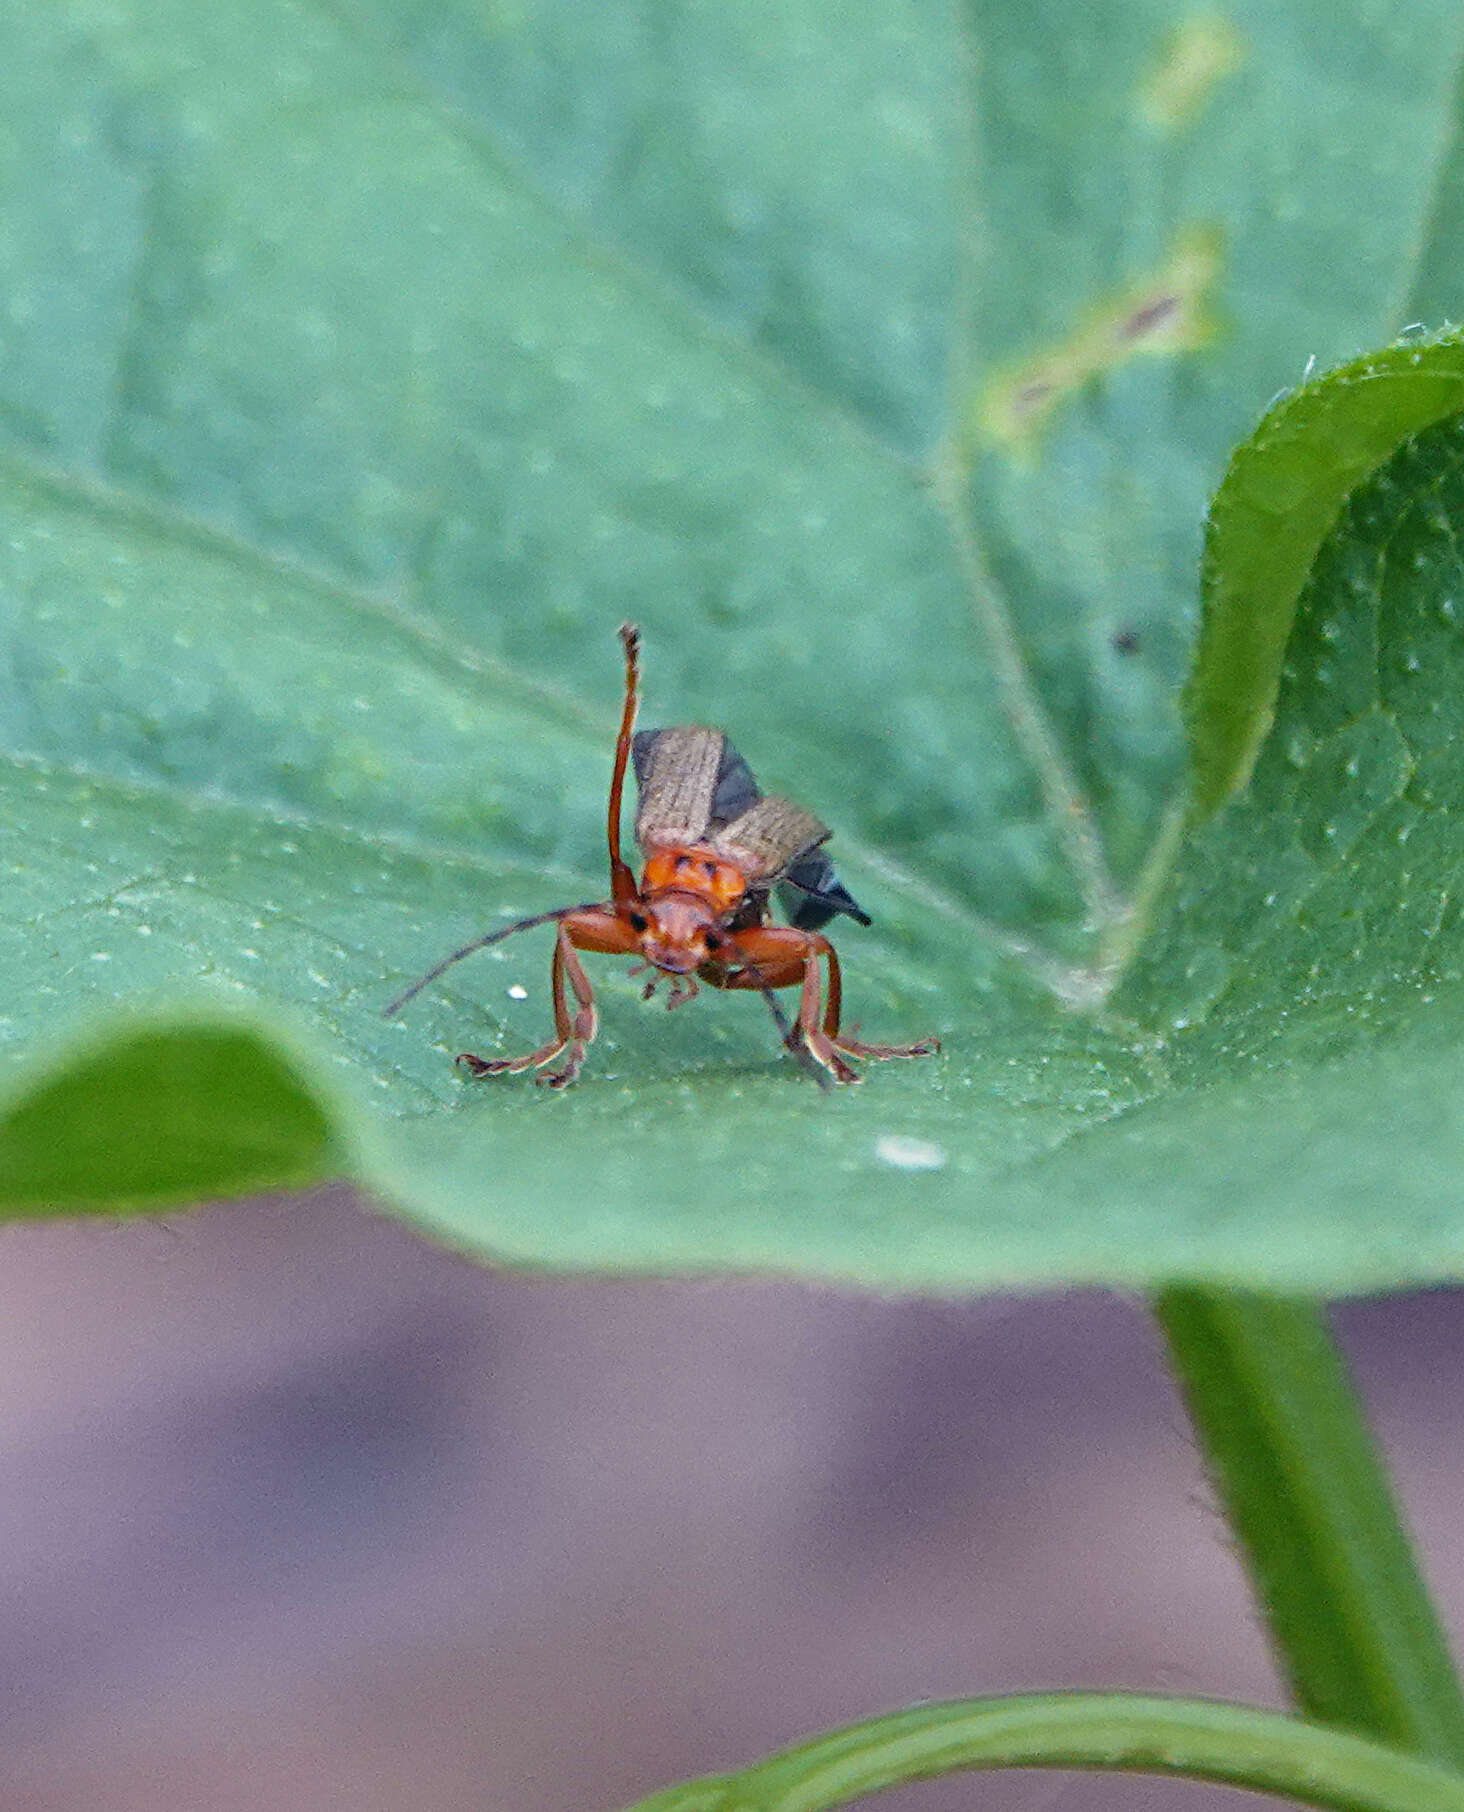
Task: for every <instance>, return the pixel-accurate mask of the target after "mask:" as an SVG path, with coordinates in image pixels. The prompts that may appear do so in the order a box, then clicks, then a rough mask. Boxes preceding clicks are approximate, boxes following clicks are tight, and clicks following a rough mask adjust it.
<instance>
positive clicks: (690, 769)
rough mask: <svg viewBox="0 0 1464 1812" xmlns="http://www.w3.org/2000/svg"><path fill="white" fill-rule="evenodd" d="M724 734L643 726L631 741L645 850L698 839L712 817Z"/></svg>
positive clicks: (639, 835)
mask: <svg viewBox="0 0 1464 1812" xmlns="http://www.w3.org/2000/svg"><path fill="white" fill-rule="evenodd" d="M726 740H727V739H726V737H725V736H723V734H722V732H721V731H720V730H704V729H702V728H701V727H700V726H699V725H697V724H680V725H678V726H677V727H676V728H675V729H671V730H642V731H641V732H640V733H639V734H638V735H637V736H636V737H635V739H634V741H633V742H632V743H631V746H630V752H631V759H632V760H633V761H634V762H635V783H636V787H637V789H638V791H639V794H640V799H639V803H638V805H637V807H636V814H635V840H636V842H637V843H639V844H640V846H641V848H642V849H649V848H650V847H651V846H652V845H653V844H657V843H663V844H671V845H672V846H675V845H676V844H680V843H699V842H701V840H702V839H703V838H704V837H705V836H706V834H707V831H708V829H709V828H710V826H711V822H712V798H713V795H714V794H715V793H716V790H717V775H718V773H719V772H720V770H721V765H722V750H723V746H724V744H725V743H726Z"/></svg>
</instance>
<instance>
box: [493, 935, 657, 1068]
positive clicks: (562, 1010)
mask: <svg viewBox="0 0 1464 1812" xmlns="http://www.w3.org/2000/svg"><path fill="white" fill-rule="evenodd" d="M635 948H636V940H635V935H634V933H633V932H632V931H631V930H630V928H629V926H628V925H625V924H623V923H622V922H621V920H620V918H619V916H618V914H616V913H614V912H608V911H605V910H604V909H603V908H600V907H594V908H591V909H590V910H588V911H585V912H576V913H571V914H570V915H569V916H568V917H566V918H563V919H561V920H560V922H559V935H558V937H557V938H556V939H555V941H554V963H553V966H552V968H551V970H550V984H551V992H552V993H553V996H554V1032H555V1036H554V1037H553V1038H551V1039H550V1040H549V1042H548V1043H547V1044H542V1045H540V1046H539V1048H538V1050H537V1051H529V1052H527V1053H526V1054H525V1055H524V1056H522V1057H492V1058H489V1057H476V1056H474V1055H473V1053H472V1052H471V1051H464V1052H463V1053H462V1055H461V1056H460V1057H459V1058H458V1059H457V1061H458V1062H459V1063H460V1064H461V1065H462V1066H463V1068H464V1069H465V1070H467V1071H468V1072H469V1073H470V1074H471V1075H473V1076H516V1075H519V1074H521V1073H522V1072H523V1071H524V1070H535V1069H542V1068H543V1067H544V1065H545V1064H549V1063H553V1061H554V1060H555V1058H556V1057H558V1056H559V1055H560V1054H561V1053H562V1052H564V1053H567V1055H566V1056H565V1059H564V1062H563V1064H562V1065H561V1066H560V1067H559V1068H558V1069H557V1070H551V1071H550V1072H549V1074H548V1075H546V1076H541V1077H540V1078H539V1080H540V1081H541V1082H542V1083H544V1084H545V1085H546V1086H547V1087H549V1088H567V1087H568V1086H569V1084H570V1083H571V1082H573V1081H574V1079H575V1077H576V1076H578V1074H579V1072H580V1065H581V1064H582V1063H583V1062H584V1060H585V1052H586V1050H587V1049H588V1048H589V1046H590V1044H591V1042H592V1041H593V1039H594V1036H595V1032H596V1030H597V1029H598V1026H599V1015H598V1014H597V1013H596V1011H595V995H594V990H593V989H592V988H591V987H590V978H589V976H588V975H586V974H585V969H584V964H583V963H582V962H581V961H580V959H579V954H578V953H579V951H580V950H598V951H602V952H608V953H610V954H612V955H622V954H625V953H627V952H630V951H633V950H634V949H635ZM566 978H567V979H568V982H569V987H570V988H572V989H573V990H574V998H575V1005H574V1008H573V1010H571V1007H570V1003H569V993H568V990H567V989H566V988H565V981H566Z"/></svg>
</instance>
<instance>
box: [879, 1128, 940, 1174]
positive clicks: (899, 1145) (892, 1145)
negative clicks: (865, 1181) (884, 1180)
mask: <svg viewBox="0 0 1464 1812" xmlns="http://www.w3.org/2000/svg"><path fill="white" fill-rule="evenodd" d="M874 1155H875V1156H876V1157H877V1158H878V1159H879V1161H880V1162H881V1163H882V1164H889V1165H891V1166H892V1167H893V1168H894V1169H895V1170H944V1169H945V1167H946V1150H945V1147H944V1146H943V1145H937V1144H935V1143H934V1141H932V1140H930V1139H912V1138H911V1137H910V1136H909V1135H908V1134H906V1133H881V1134H880V1136H879V1137H878V1138H877V1139H876V1140H875V1142H874Z"/></svg>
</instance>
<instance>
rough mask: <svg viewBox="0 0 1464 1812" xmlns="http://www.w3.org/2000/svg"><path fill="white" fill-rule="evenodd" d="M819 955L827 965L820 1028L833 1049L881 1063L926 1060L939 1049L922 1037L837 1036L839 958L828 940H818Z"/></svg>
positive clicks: (840, 987)
mask: <svg viewBox="0 0 1464 1812" xmlns="http://www.w3.org/2000/svg"><path fill="white" fill-rule="evenodd" d="M821 942H822V943H823V945H824V950H823V954H824V955H825V956H826V957H827V958H828V963H829V992H828V1002H827V1005H826V1006H825V1007H824V1020H823V1029H824V1033H825V1035H826V1036H827V1037H828V1039H829V1042H830V1043H831V1044H832V1045H833V1046H834V1048H835V1050H839V1051H843V1052H844V1054H845V1055H846V1056H848V1057H867V1058H869V1059H870V1060H871V1061H872V1062H883V1061H884V1060H886V1059H888V1058H891V1057H930V1056H932V1055H933V1054H934V1053H935V1052H936V1051H938V1050H939V1049H940V1040H939V1039H938V1038H922V1039H921V1040H920V1042H919V1043H918V1044H861V1043H860V1041H859V1040H858V1039H857V1038H841V1037H840V1036H839V1015H840V1012H841V1010H842V1007H843V998H844V984H843V978H842V976H841V975H840V973H839V955H838V952H837V951H836V950H835V949H834V947H833V945H832V944H831V943H829V942H828V940H827V939H826V938H825V939H822V940H821Z"/></svg>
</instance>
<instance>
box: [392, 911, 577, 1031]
mask: <svg viewBox="0 0 1464 1812" xmlns="http://www.w3.org/2000/svg"><path fill="white" fill-rule="evenodd" d="M599 904H600V901H599V900H586V901H585V903H584V904H583V905H582V906H556V907H555V908H554V910H553V911H552V912H536V913H534V914H533V916H532V917H530V918H527V919H517V920H515V922H514V923H513V924H512V925H504V926H501V927H500V929H499V930H497V931H490V932H489V933H488V935H487V936H486V937H475V938H474V939H473V941H472V943H471V944H464V945H463V947H462V949H461V950H454V951H453V953H452V955H451V956H445V957H443V959H442V961H441V962H440V963H438V964H437V966H436V967H435V968H432V969H429V970H428V971H427V973H426V974H425V975H419V976H418V977H417V979H416V981H414V982H413V983H412V985H411V987H410V988H407V989H405V990H404V991H403V992H402V993H400V994H398V995H397V997H396V999H395V1000H394V1001H393V1002H392V1003H391V1005H390V1006H389V1007H383V1008H382V1009H381V1016H382V1018H383V1019H390V1018H391V1016H392V1014H393V1013H396V1012H398V1011H399V1010H400V1009H401V1008H402V1007H404V1006H405V1005H406V1004H407V1002H408V1001H409V1000H411V999H412V997H413V996H414V995H417V994H420V993H421V992H422V990H423V989H424V988H425V987H426V986H427V985H428V984H429V983H430V982H435V981H436V980H437V978H438V976H439V975H441V974H442V972H443V970H444V969H450V968H451V967H452V966H453V964H454V963H460V962H461V961H462V960H463V958H464V957H465V956H471V955H472V954H473V952H474V951H475V950H486V949H487V948H488V946H489V944H501V943H502V942H503V940H504V938H506V937H512V936H513V934H514V932H515V931H532V930H533V928H534V926H535V925H547V924H548V923H549V921H550V920H551V919H567V918H568V917H569V915H570V913H572V912H587V911H589V910H591V909H592V908H593V907H596V906H598V905H599Z"/></svg>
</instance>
